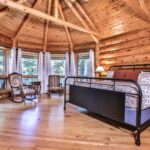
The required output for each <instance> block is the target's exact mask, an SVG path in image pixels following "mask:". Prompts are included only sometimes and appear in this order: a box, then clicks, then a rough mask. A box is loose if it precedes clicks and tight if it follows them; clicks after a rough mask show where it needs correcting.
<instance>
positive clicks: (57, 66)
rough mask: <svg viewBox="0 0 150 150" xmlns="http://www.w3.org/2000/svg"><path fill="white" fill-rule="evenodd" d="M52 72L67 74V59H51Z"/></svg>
mask: <svg viewBox="0 0 150 150" xmlns="http://www.w3.org/2000/svg"><path fill="white" fill-rule="evenodd" d="M51 66H52V74H55V75H62V76H64V75H65V59H59V60H56V59H54V60H51Z"/></svg>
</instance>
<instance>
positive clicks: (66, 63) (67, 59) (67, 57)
mask: <svg viewBox="0 0 150 150" xmlns="http://www.w3.org/2000/svg"><path fill="white" fill-rule="evenodd" d="M68 76H69V53H68V52H66V62H65V77H68Z"/></svg>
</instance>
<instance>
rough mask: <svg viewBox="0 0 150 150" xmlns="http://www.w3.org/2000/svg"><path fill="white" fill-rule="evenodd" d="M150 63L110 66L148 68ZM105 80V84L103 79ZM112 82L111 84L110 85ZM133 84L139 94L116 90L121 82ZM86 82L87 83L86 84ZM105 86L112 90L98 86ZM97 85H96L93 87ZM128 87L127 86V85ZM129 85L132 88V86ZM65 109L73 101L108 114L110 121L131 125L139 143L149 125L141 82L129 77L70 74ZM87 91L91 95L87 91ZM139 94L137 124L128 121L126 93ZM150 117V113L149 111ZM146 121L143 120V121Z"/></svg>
mask: <svg viewBox="0 0 150 150" xmlns="http://www.w3.org/2000/svg"><path fill="white" fill-rule="evenodd" d="M149 67H150V64H144V65H140V64H137V65H122V66H111V67H110V70H112V69H114V70H115V69H116V68H117V69H118V68H119V69H128V68H130V69H131V68H132V69H137V68H138V69H140V70H148V68H149ZM104 80H105V81H106V83H105V82H104V83H103V81H104ZM95 81H96V82H95ZM107 82H108V83H111V84H107ZM120 82H121V83H127V82H128V83H130V84H132V85H133V86H132V87H134V88H136V93H131V92H129V91H125V92H122V91H117V90H116V85H117V84H118V83H120ZM84 84H85V85H86V86H84ZM96 84H97V85H98V86H99V87H101V86H104V85H106V86H107V87H109V86H110V87H111V90H110V89H107V88H106V89H103V88H100V89H99V88H96V86H95V85H96ZM93 85H94V86H93ZM126 86H128V85H126ZM132 87H130V88H132ZM64 90H65V92H64V110H66V104H67V103H68V102H69V103H72V104H74V105H77V106H79V107H82V108H85V109H87V110H88V111H89V112H93V113H96V114H98V115H100V116H104V117H106V118H107V119H108V120H109V121H110V122H111V121H115V122H116V123H119V125H120V126H122V127H127V128H128V127H129V128H132V129H133V130H132V131H133V133H134V135H135V144H136V145H138V146H140V144H141V140H140V134H141V132H142V131H143V130H144V129H146V128H147V127H148V126H149V125H150V118H147V119H146V120H144V119H143V118H144V114H145V113H147V112H148V113H149V112H150V108H147V109H142V90H141V87H140V85H139V84H138V83H137V82H136V81H133V80H126V79H113V78H91V77H73V76H70V77H67V78H66V79H65V88H64ZM87 93H88V94H87ZM127 95H130V96H136V98H137V107H136V109H135V119H136V120H135V124H132V123H129V122H127V121H125V116H126V113H127V108H126V104H125V101H126V96H127ZM149 116H150V113H149ZM143 120H144V121H143Z"/></svg>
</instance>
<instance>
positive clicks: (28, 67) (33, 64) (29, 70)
mask: <svg viewBox="0 0 150 150" xmlns="http://www.w3.org/2000/svg"><path fill="white" fill-rule="evenodd" d="M37 69H38V59H37V57H36V56H27V55H23V57H22V74H23V75H37V72H38V71H37Z"/></svg>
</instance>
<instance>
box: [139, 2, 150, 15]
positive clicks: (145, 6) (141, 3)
mask: <svg viewBox="0 0 150 150" xmlns="http://www.w3.org/2000/svg"><path fill="white" fill-rule="evenodd" d="M138 2H139V4H140V7H141V8H142V9H143V11H144V12H145V13H146V15H147V16H150V11H149V10H148V5H149V4H150V3H149V4H147V2H148V1H147V0H138Z"/></svg>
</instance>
